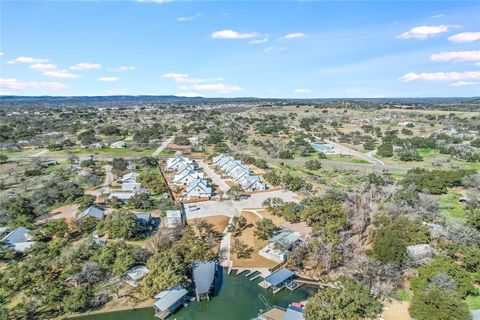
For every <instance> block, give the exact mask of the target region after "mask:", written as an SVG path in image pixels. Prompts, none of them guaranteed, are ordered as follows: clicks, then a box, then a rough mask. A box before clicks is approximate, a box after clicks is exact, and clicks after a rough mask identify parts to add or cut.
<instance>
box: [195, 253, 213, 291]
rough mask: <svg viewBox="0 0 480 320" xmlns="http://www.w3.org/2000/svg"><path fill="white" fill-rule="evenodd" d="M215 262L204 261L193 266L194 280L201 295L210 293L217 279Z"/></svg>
mask: <svg viewBox="0 0 480 320" xmlns="http://www.w3.org/2000/svg"><path fill="white" fill-rule="evenodd" d="M216 266H217V263H216V262H215V261H203V262H196V263H194V264H193V280H194V282H195V288H196V290H197V292H198V293H199V294H201V293H208V292H209V291H210V288H211V287H212V283H213V279H214V278H215V269H216Z"/></svg>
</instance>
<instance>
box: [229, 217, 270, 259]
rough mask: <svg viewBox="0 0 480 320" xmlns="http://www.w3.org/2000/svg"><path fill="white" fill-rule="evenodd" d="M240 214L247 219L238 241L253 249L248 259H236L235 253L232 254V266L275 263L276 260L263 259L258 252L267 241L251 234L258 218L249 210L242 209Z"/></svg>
mask: <svg viewBox="0 0 480 320" xmlns="http://www.w3.org/2000/svg"><path fill="white" fill-rule="evenodd" d="M241 215H242V216H244V217H245V218H246V219H247V228H246V229H245V230H243V232H242V235H241V236H240V241H242V242H243V243H245V244H247V245H248V246H250V247H252V248H253V249H254V251H253V253H252V256H251V258H250V259H238V258H237V256H236V255H235V254H232V255H231V259H232V261H233V266H234V267H258V268H261V267H263V268H271V267H274V266H275V265H277V263H276V262H274V261H271V260H268V259H265V258H264V257H262V256H260V255H259V254H258V250H260V248H263V247H264V246H265V245H266V244H267V243H268V242H267V241H264V240H259V239H257V238H256V237H255V236H254V235H253V231H254V230H255V224H256V222H257V221H258V219H259V218H258V217H257V216H256V215H255V214H254V213H253V212H250V211H242V213H241ZM232 243H233V239H232Z"/></svg>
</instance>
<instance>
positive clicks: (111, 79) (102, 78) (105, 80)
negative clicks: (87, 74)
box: [97, 77, 120, 82]
mask: <svg viewBox="0 0 480 320" xmlns="http://www.w3.org/2000/svg"><path fill="white" fill-rule="evenodd" d="M118 80H120V78H118V77H100V78H98V79H97V81H103V82H115V81H118Z"/></svg>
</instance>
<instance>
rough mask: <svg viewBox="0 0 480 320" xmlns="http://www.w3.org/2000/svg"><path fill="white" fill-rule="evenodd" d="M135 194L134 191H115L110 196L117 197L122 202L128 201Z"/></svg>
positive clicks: (110, 197)
mask: <svg viewBox="0 0 480 320" xmlns="http://www.w3.org/2000/svg"><path fill="white" fill-rule="evenodd" d="M134 195H135V193H134V192H133V191H113V192H112V193H110V195H109V196H108V198H109V199H112V198H117V199H118V200H119V201H120V202H127V201H128V200H129V199H130V198H131V197H133V196H134Z"/></svg>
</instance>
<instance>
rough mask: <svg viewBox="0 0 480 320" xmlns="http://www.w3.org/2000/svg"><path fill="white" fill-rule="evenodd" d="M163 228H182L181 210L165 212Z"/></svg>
mask: <svg viewBox="0 0 480 320" xmlns="http://www.w3.org/2000/svg"><path fill="white" fill-rule="evenodd" d="M165 220H166V222H165V226H166V227H167V228H175V227H180V226H183V223H184V219H183V214H182V211H181V210H167V213H166V219H165Z"/></svg>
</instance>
